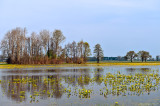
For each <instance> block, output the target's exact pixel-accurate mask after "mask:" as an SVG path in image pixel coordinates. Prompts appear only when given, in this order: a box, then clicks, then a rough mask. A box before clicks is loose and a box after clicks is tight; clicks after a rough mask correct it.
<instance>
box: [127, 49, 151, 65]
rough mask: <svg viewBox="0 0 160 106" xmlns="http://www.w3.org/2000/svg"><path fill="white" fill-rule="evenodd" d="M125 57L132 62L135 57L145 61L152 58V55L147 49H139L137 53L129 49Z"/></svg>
mask: <svg viewBox="0 0 160 106" xmlns="http://www.w3.org/2000/svg"><path fill="white" fill-rule="evenodd" d="M125 58H126V59H129V60H130V61H131V62H133V60H134V59H135V58H140V59H141V61H142V62H144V61H145V62H146V61H147V59H149V58H152V56H151V55H150V53H149V52H147V51H139V52H138V53H135V51H129V52H127V54H126V56H125Z"/></svg>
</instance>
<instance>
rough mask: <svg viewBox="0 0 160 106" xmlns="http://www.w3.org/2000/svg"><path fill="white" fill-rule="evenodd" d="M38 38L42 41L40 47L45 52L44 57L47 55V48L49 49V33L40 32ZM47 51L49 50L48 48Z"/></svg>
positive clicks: (45, 31) (46, 31)
mask: <svg viewBox="0 0 160 106" xmlns="http://www.w3.org/2000/svg"><path fill="white" fill-rule="evenodd" d="M40 37H41V40H42V46H43V47H44V50H45V55H46V54H47V47H49V46H48V45H49V43H48V42H49V39H50V32H49V31H48V30H45V29H44V30H42V31H41V32H40ZM48 49H49V48H48Z"/></svg>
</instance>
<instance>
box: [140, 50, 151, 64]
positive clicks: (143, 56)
mask: <svg viewBox="0 0 160 106" xmlns="http://www.w3.org/2000/svg"><path fill="white" fill-rule="evenodd" d="M138 54H139V55H140V57H141V60H142V62H143V61H145V62H146V61H147V59H148V58H151V57H152V56H151V55H150V54H149V52H147V51H139V52H138Z"/></svg>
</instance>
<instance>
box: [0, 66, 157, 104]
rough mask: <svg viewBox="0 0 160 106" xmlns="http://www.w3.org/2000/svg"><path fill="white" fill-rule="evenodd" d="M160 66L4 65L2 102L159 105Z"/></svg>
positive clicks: (0, 77)
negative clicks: (11, 67)
mask: <svg viewBox="0 0 160 106" xmlns="http://www.w3.org/2000/svg"><path fill="white" fill-rule="evenodd" d="M159 69H160V67H159V66H97V67H95V66H90V67H55V68H54V67H52V68H46V67H45V68H26V69H0V103H1V104H0V106H22V105H23V106H25V105H30V106H32V105H34V106H110V105H111V106H137V105H140V106H143V105H148V106H150V105H151V106H159V105H160V91H159V90H160V72H159Z"/></svg>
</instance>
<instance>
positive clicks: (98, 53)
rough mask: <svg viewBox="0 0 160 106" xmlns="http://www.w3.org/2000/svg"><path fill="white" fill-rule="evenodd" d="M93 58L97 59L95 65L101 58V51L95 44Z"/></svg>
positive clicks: (98, 45) (99, 46)
mask: <svg viewBox="0 0 160 106" xmlns="http://www.w3.org/2000/svg"><path fill="white" fill-rule="evenodd" d="M94 56H95V57H96V58H97V63H99V61H100V60H101V59H102V58H103V50H102V48H101V45H100V44H96V45H95V47H94Z"/></svg>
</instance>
